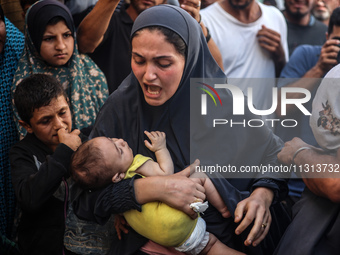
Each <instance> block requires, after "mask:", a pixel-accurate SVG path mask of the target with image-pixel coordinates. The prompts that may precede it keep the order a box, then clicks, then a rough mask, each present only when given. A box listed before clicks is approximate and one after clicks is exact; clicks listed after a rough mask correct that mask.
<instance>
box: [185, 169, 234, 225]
mask: <svg viewBox="0 0 340 255" xmlns="http://www.w3.org/2000/svg"><path fill="white" fill-rule="evenodd" d="M202 174H203V173H194V174H192V175H191V176H190V178H194V179H195V180H197V181H198V182H199V183H200V184H201V185H202V186H203V187H204V189H205V195H206V196H207V200H208V201H209V203H211V204H212V205H213V206H214V207H215V208H216V209H217V210H218V211H219V212H220V213H221V214H222V216H223V217H224V218H228V217H230V216H231V214H230V212H229V210H228V208H227V206H226V205H225V203H224V201H223V200H222V197H221V196H220V194H219V193H218V191H217V189H216V188H215V186H214V184H213V183H212V181H211V180H210V179H209V178H208V176H206V175H205V174H203V175H202Z"/></svg>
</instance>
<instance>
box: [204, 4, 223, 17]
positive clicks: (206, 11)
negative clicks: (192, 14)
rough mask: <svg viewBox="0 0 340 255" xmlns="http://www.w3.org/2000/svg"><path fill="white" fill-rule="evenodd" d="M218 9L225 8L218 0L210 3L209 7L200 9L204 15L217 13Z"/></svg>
mask: <svg viewBox="0 0 340 255" xmlns="http://www.w3.org/2000/svg"><path fill="white" fill-rule="evenodd" d="M218 9H223V8H222V7H221V6H220V4H219V3H218V1H217V2H215V3H213V4H211V5H209V6H208V7H206V8H204V9H203V10H201V11H200V13H202V14H203V15H207V14H211V13H215V12H216V11H217V10H218Z"/></svg>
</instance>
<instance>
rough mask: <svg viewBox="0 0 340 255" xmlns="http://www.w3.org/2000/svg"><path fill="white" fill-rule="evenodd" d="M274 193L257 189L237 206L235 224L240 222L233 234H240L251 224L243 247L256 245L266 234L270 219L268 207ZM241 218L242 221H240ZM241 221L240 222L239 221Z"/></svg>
mask: <svg viewBox="0 0 340 255" xmlns="http://www.w3.org/2000/svg"><path fill="white" fill-rule="evenodd" d="M273 197H274V192H273V191H272V190H271V189H268V188H264V187H259V188H256V189H255V190H254V191H253V193H252V194H251V195H250V196H249V197H248V198H246V199H244V200H242V201H241V202H239V203H238V204H237V207H236V210H235V222H236V223H238V222H241V223H240V225H239V226H238V227H237V228H236V230H235V233H236V234H237V235H239V234H241V233H242V232H243V231H244V230H245V229H246V228H247V227H248V226H249V225H250V224H251V223H252V222H254V226H253V227H252V229H251V231H250V233H249V235H248V237H247V240H245V242H244V245H246V246H249V245H251V244H253V246H256V245H258V244H259V243H260V242H261V241H262V240H263V239H264V238H265V236H266V235H267V234H268V231H269V228H270V224H271V222H272V217H271V214H270V210H269V207H270V205H271V203H272V201H273ZM242 218H243V220H242ZM241 220H242V221H241Z"/></svg>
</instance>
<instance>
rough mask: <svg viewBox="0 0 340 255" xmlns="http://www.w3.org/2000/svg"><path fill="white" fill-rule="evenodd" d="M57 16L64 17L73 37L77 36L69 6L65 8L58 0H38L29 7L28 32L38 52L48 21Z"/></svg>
mask: <svg viewBox="0 0 340 255" xmlns="http://www.w3.org/2000/svg"><path fill="white" fill-rule="evenodd" d="M55 17H61V18H63V19H64V20H65V23H66V26H67V27H68V28H69V29H70V30H71V32H72V35H73V37H75V36H74V33H75V30H74V25H73V19H72V14H71V13H70V11H69V10H68V8H65V5H64V4H62V3H60V2H59V1H56V0H44V1H40V2H37V3H36V4H34V5H32V7H31V8H30V9H29V11H28V14H27V18H26V19H27V21H26V22H27V27H28V32H29V35H30V36H31V39H32V42H33V44H34V46H35V48H36V50H37V52H40V46H41V42H42V38H43V35H44V32H45V29H46V26H47V24H48V22H50V20H51V19H52V18H55Z"/></svg>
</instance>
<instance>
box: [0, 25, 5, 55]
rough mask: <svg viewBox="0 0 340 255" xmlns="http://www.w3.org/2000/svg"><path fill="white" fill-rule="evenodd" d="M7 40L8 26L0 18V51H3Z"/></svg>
mask: <svg viewBox="0 0 340 255" xmlns="http://www.w3.org/2000/svg"><path fill="white" fill-rule="evenodd" d="M5 42H6V26H5V22H4V21H3V20H2V19H0V53H2V52H3V50H4V48H5Z"/></svg>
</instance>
